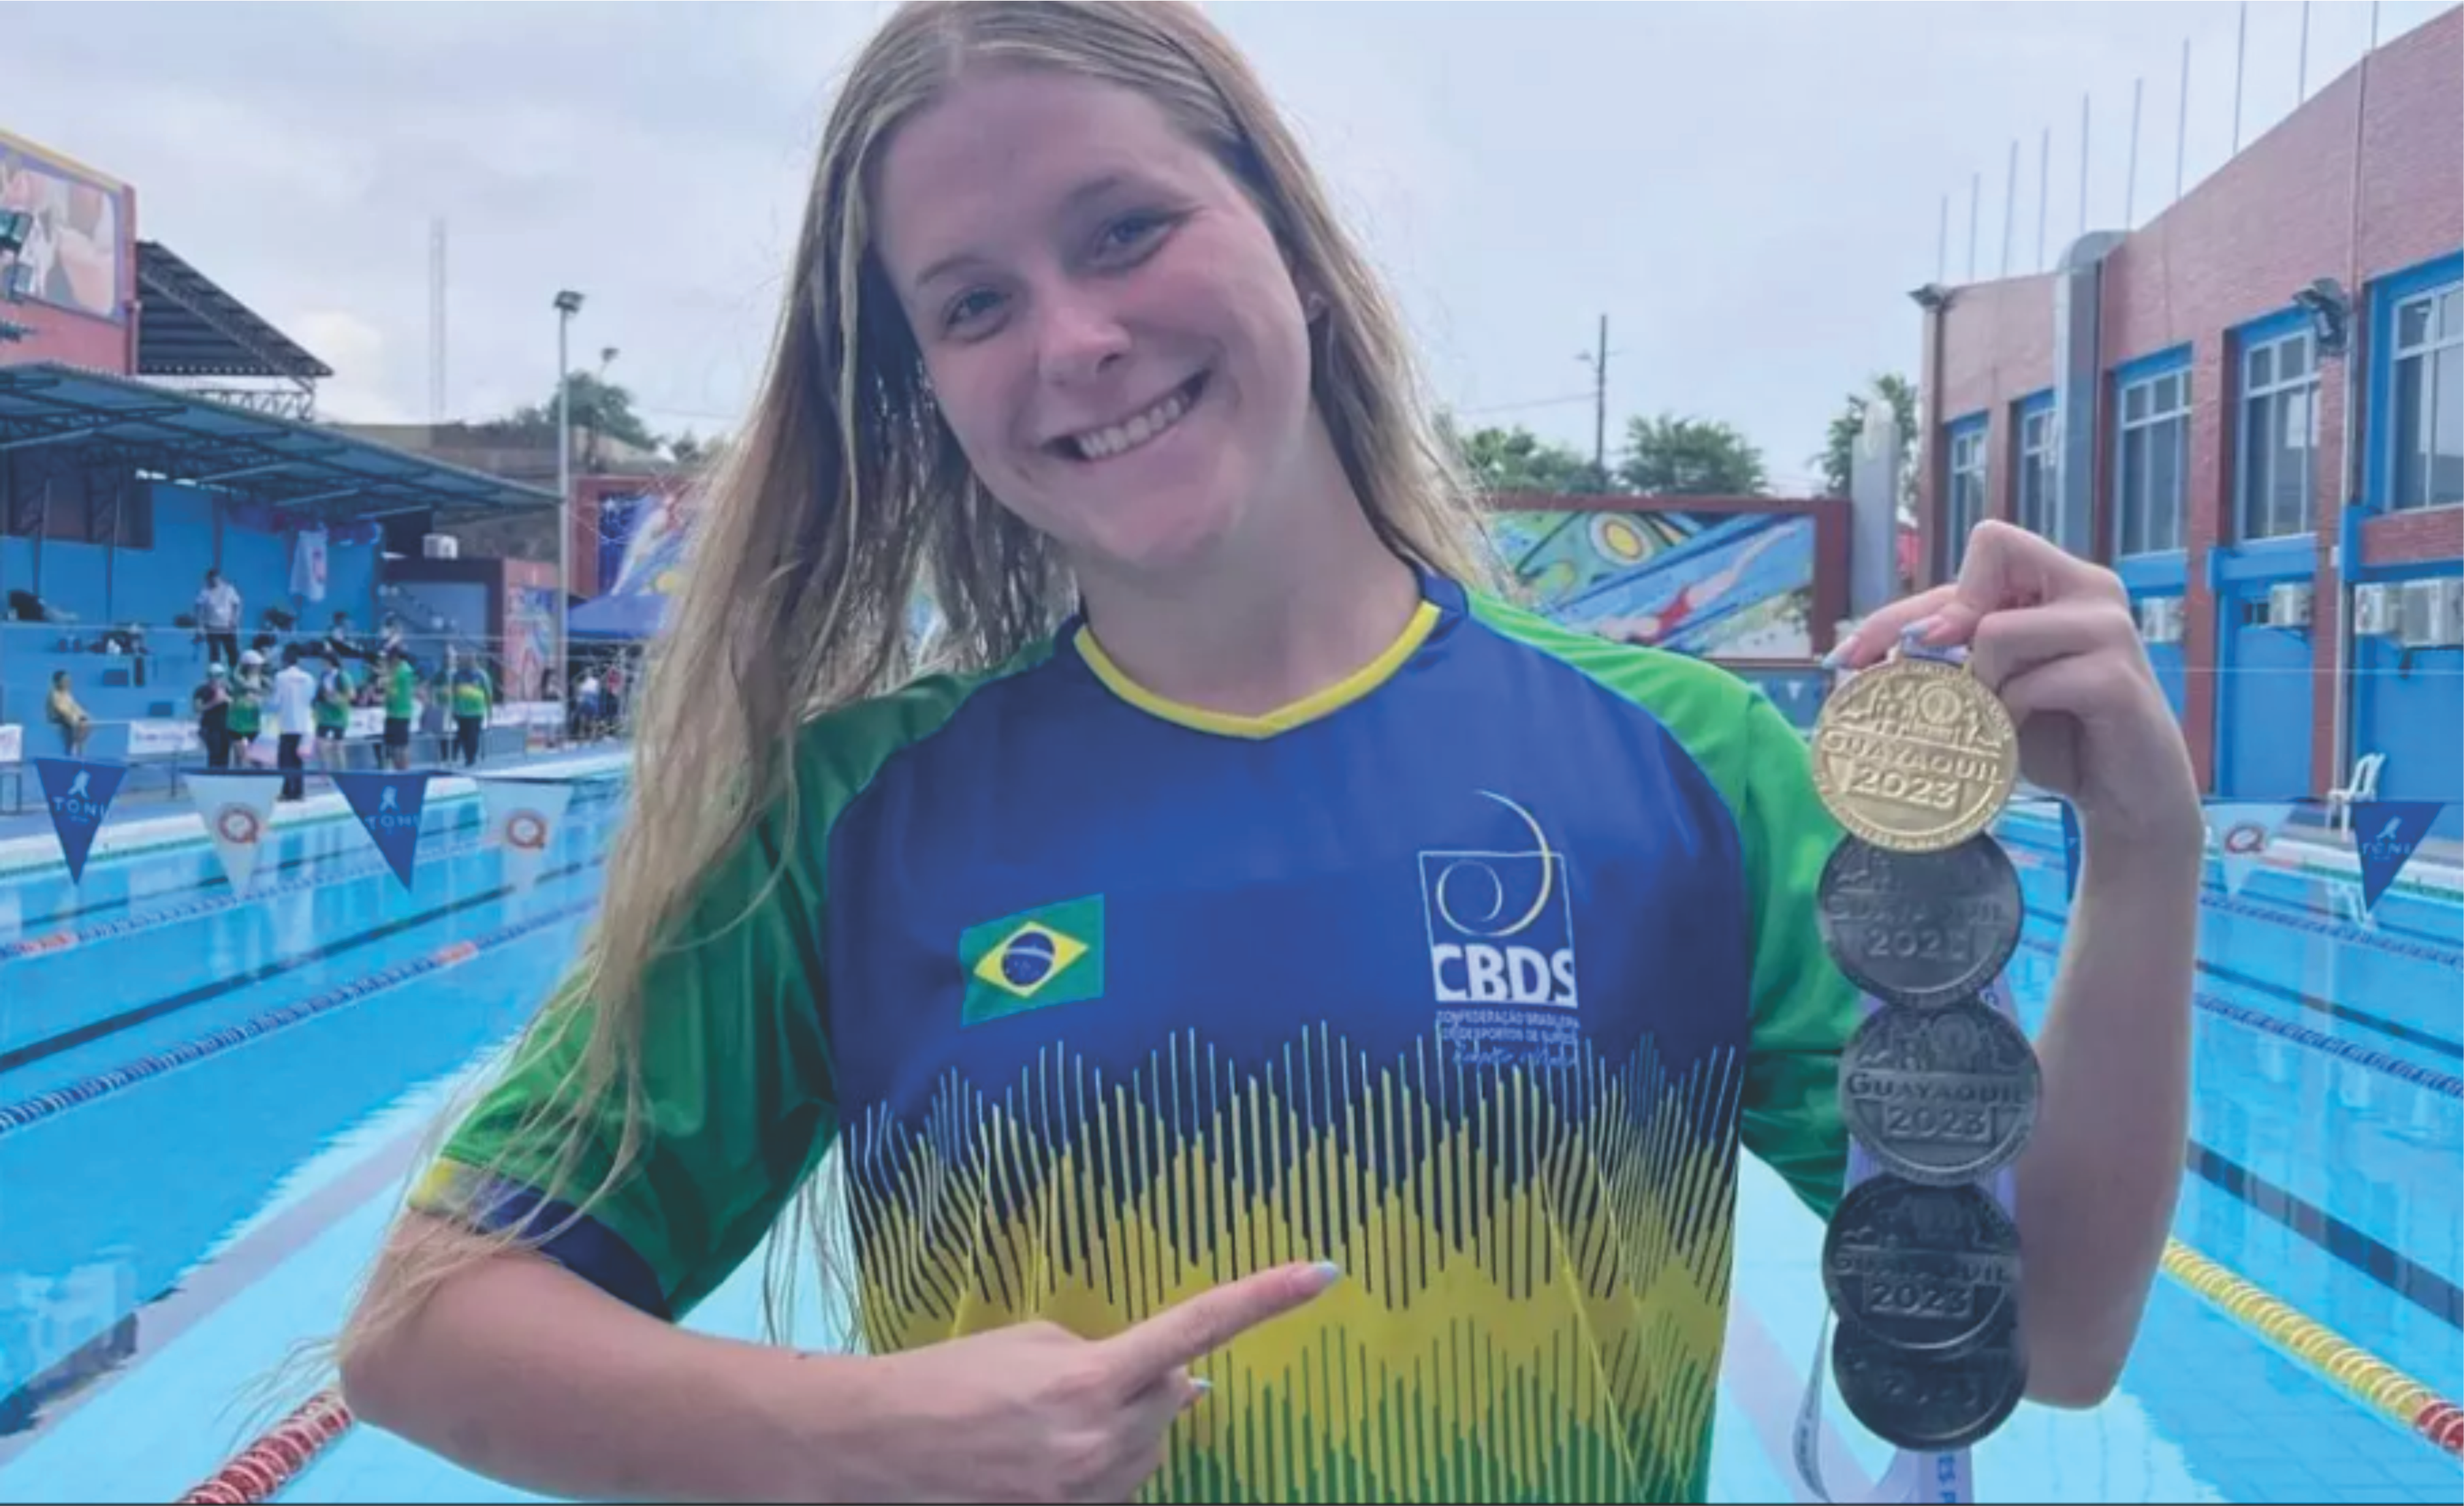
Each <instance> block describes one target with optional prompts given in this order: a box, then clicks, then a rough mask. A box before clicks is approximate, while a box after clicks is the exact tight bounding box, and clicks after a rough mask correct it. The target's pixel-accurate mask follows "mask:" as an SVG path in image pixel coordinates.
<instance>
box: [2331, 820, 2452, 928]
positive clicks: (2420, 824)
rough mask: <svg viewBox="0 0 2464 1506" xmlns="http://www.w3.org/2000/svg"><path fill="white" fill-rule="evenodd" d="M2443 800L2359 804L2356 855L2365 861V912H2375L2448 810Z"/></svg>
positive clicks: (2355, 835)
mask: <svg viewBox="0 0 2464 1506" xmlns="http://www.w3.org/2000/svg"><path fill="white" fill-rule="evenodd" d="M2445 805H2446V802H2445V801H2443V800H2355V801H2354V802H2353V854H2354V856H2356V857H2358V858H2360V859H2361V861H2362V908H2364V909H2365V910H2374V909H2377V908H2378V906H2379V896H2380V895H2382V894H2385V893H2386V892H2387V885H2389V884H2393V883H2395V876H2396V875H2397V874H2398V873H2400V872H2402V871H2403V870H2404V865H2405V863H2406V862H2408V861H2409V860H2410V859H2411V857H2412V853H2413V849H2414V848H2416V847H2419V846H2420V845H2421V839H2423V838H2424V837H2427V836H2429V835H2430V826H2431V822H2432V821H2435V820H2437V819H2438V813H2439V812H2440V811H2441V810H2442V809H2444V808H2445Z"/></svg>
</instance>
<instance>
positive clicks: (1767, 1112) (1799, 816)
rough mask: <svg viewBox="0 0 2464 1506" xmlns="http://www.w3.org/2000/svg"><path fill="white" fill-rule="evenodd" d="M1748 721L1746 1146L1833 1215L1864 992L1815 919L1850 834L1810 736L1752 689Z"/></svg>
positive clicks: (1741, 788) (1844, 1158) (1743, 783)
mask: <svg viewBox="0 0 2464 1506" xmlns="http://www.w3.org/2000/svg"><path fill="white" fill-rule="evenodd" d="M1743 717H1744V723H1745V726H1744V736H1743V738H1742V739H1741V741H1742V744H1743V746H1742V748H1741V750H1740V758H1739V760H1738V763H1739V766H1738V767H1737V768H1736V769H1735V770H1734V772H1733V774H1732V776H1731V779H1730V781H1729V783H1730V787H1731V790H1732V794H1731V796H1730V801H1731V804H1730V808H1731V809H1732V810H1734V811H1735V812H1736V816H1737V828H1738V835H1739V838H1740V840H1742V842H1743V844H1744V848H1745V859H1746V875H1747V882H1748V884H1749V885H1750V887H1751V890H1752V899H1753V905H1754V966H1753V1036H1752V1039H1751V1042H1750V1043H1749V1047H1748V1054H1747V1059H1746V1095H1745V1124H1744V1138H1745V1144H1746V1148H1747V1149H1749V1150H1751V1151H1752V1152H1753V1153H1754V1154H1755V1155H1756V1156H1758V1157H1760V1158H1761V1159H1762V1160H1763V1162H1764V1163H1765V1164H1766V1165H1768V1166H1770V1167H1771V1169H1773V1170H1774V1171H1777V1172H1778V1173H1779V1174H1780V1175H1781V1176H1782V1177H1784V1178H1786V1179H1787V1181H1788V1184H1789V1186H1790V1187H1791V1188H1793V1189H1794V1190H1795V1192H1796V1195H1797V1197H1798V1198H1799V1199H1800V1200H1801V1201H1803V1202H1804V1203H1805V1205H1806V1206H1807V1207H1809V1208H1811V1209H1813V1210H1814V1211H1815V1212H1816V1213H1818V1214H1820V1215H1821V1216H1822V1217H1824V1218H1826V1219H1827V1218H1829V1217H1830V1216H1831V1211H1832V1210H1833V1209H1834V1208H1835V1207H1837V1204H1838V1202H1839V1197H1840V1194H1841V1191H1842V1186H1843V1183H1844V1182H1845V1180H1846V1177H1847V1168H1848V1127H1847V1123H1846V1121H1845V1120H1844V1119H1842V1118H1841V1116H1840V1112H1839V1057H1840V1053H1841V1052H1842V1051H1844V1050H1845V1049H1846V1048H1847V1044H1848V1037H1850V1036H1851V1035H1853V1034H1855V1032H1856V1029H1857V1024H1858V1020H1859V1009H1858V999H1857V992H1856V988H1855V986H1854V985H1853V984H1851V983H1850V982H1849V981H1848V978H1847V975H1846V974H1844V973H1842V972H1841V971H1839V967H1838V964H1837V963H1835V962H1833V961H1832V960H1831V952H1830V949H1829V948H1827V947H1826V946H1825V945H1824V944H1823V940H1822V930H1821V927H1820V925H1819V923H1818V922H1817V920H1816V919H1815V888H1816V886H1817V885H1818V884H1820V883H1821V880H1822V865H1823V864H1824V863H1825V862H1829V861H1830V858H1831V852H1832V849H1833V848H1834V847H1835V846H1837V844H1838V841H1839V838H1840V831H1839V827H1838V824H1837V821H1836V820H1834V819H1833V818H1832V815H1831V812H1830V810H1829V809H1828V808H1827V807H1825V806H1824V805H1823V803H1822V798H1821V797H1820V796H1819V795H1817V794H1816V793H1815V788H1814V762H1813V756H1812V754H1811V753H1810V752H1809V750H1808V749H1807V747H1806V743H1805V739H1804V738H1802V737H1801V736H1799V735H1798V734H1797V731H1796V729H1794V728H1793V727H1791V726H1790V725H1789V724H1788V720H1787V718H1785V717H1783V716H1782V715H1781V714H1780V712H1779V709H1778V708H1777V707H1775V706H1773V705H1771V698H1770V697H1769V696H1767V695H1765V694H1763V693H1762V692H1761V691H1759V690H1754V689H1750V688H1749V689H1748V691H1747V700H1746V705H1745V707H1744V710H1743Z"/></svg>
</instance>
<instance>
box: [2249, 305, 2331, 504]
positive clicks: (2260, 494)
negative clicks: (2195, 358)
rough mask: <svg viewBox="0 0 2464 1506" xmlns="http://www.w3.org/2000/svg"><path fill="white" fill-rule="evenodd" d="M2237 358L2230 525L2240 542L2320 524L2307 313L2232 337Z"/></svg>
mask: <svg viewBox="0 0 2464 1506" xmlns="http://www.w3.org/2000/svg"><path fill="white" fill-rule="evenodd" d="M2234 342H2235V344H2236V345H2237V346H2238V348H2239V350H2240V353H2241V392H2240V395H2239V400H2238V401H2239V404H2240V408H2239V411H2238V413H2237V414H2236V418H2237V420H2238V422H2237V424H2236V427H2235V443H2234V447H2233V451H2234V453H2233V527H2234V530H2235V536H2236V537H2237V538H2240V539H2242V540H2245V541H2248V540H2255V539H2262V538H2289V537H2292V536H2294V535H2301V534H2309V533H2314V532H2316V531H2317V529H2318V526H2319V504H2318V480H2317V475H2318V468H2317V466H2316V464H2315V462H2316V460H2317V458H2318V452H2319V362H2318V359H2317V348H2316V345H2315V343H2314V339H2313V336H2312V333H2311V327H2310V316H2309V315H2308V314H2306V313H2304V312H2303V311H2302V310H2299V309H2290V310H2287V311H2285V312H2283V313H2281V314H2273V315H2270V316H2267V317H2266V318H2263V319H2259V320H2256V321H2255V322H2253V323H2250V324H2245V325H2243V326H2242V327H2241V328H2240V329H2239V330H2237V331H2235V332H2234Z"/></svg>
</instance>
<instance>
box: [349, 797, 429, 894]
mask: <svg viewBox="0 0 2464 1506" xmlns="http://www.w3.org/2000/svg"><path fill="white" fill-rule="evenodd" d="M334 783H335V784H336V785H338V786H340V787H341V792H342V798H343V799H344V800H347V801H349V802H350V807H351V814H352V815H354V816H357V817H358V818H360V825H361V826H362V827H363V828H364V829H365V830H366V831H367V834H368V840H370V841H373V842H375V843H376V844H377V851H378V853H379V854H381V855H382V856H383V857H384V858H385V866H387V867H389V868H391V869H393V876H394V877H395V878H397V879H400V880H401V881H402V886H403V887H404V888H406V889H407V888H409V887H411V886H412V885H411V870H412V869H413V868H414V867H416V866H417V865H418V862H419V817H420V811H421V809H422V808H423V807H424V806H426V804H427V803H428V775H427V773H426V772H425V771H422V772H420V773H417V774H368V773H359V774H352V773H347V772H346V773H342V774H337V775H334Z"/></svg>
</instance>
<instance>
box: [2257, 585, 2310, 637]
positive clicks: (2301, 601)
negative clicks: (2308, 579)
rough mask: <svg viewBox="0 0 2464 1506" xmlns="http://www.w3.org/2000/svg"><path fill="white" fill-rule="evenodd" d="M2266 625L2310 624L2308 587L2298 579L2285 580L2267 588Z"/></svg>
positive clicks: (2295, 625)
mask: <svg viewBox="0 0 2464 1506" xmlns="http://www.w3.org/2000/svg"><path fill="white" fill-rule="evenodd" d="M2267 625H2268V626H2270V627H2307V626H2309V625H2310V587H2309V586H2308V585H2306V584H2304V583H2303V582H2301V581H2299V580H2287V581H2284V582H2283V583H2281V584H2278V585H2272V586H2269V587H2268V588H2267Z"/></svg>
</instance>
